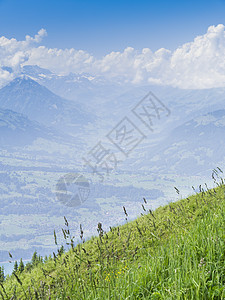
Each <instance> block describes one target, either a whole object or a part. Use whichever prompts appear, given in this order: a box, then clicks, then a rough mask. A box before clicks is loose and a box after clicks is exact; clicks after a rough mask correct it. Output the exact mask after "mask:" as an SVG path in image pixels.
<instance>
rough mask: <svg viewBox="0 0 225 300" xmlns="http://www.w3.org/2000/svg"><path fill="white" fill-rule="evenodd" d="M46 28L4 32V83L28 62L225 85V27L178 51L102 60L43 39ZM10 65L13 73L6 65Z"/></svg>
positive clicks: (121, 76) (182, 83)
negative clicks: (21, 36) (16, 35)
mask: <svg viewBox="0 0 225 300" xmlns="http://www.w3.org/2000/svg"><path fill="white" fill-rule="evenodd" d="M46 35H47V33H46V31H45V30H44V29H41V30H40V31H39V32H38V34H37V35H35V37H30V36H26V38H25V40H24V41H17V40H16V39H7V38H6V37H0V84H1V83H3V82H6V81H7V80H10V79H11V78H12V77H13V76H16V75H17V74H18V73H19V72H20V68H21V66H23V65H24V64H31V65H38V66H40V67H43V68H47V69H50V70H51V71H53V72H56V73H58V74H67V73H69V72H76V73H82V72H89V73H91V74H93V75H103V76H105V77H106V78H109V79H112V80H117V81H120V82H130V83H133V84H146V83H154V84H162V85H170V86H174V87H180V88H200V89H201V88H211V87H220V86H225V26H224V25H222V24H219V25H217V26H210V27H209V28H208V30H207V32H206V33H205V34H204V35H201V36H197V37H196V38H195V39H194V40H193V41H192V42H189V43H185V44H184V45H182V46H180V47H178V48H177V49H176V50H175V51H170V50H167V49H164V48H162V49H159V50H157V51H155V52H152V51H151V49H149V48H144V49H142V51H137V50H135V49H134V48H132V47H127V48H126V49H124V51H123V52H111V53H109V54H107V55H105V56H104V57H102V58H101V59H97V58H95V57H94V56H92V55H90V54H89V53H88V52H85V51H83V50H76V49H56V48H55V49H51V48H47V47H45V46H42V45H41V44H40V43H41V41H42V39H43V37H44V36H46ZM3 66H8V67H10V68H12V69H13V73H10V72H8V71H7V70H5V69H2V68H1V67H3Z"/></svg>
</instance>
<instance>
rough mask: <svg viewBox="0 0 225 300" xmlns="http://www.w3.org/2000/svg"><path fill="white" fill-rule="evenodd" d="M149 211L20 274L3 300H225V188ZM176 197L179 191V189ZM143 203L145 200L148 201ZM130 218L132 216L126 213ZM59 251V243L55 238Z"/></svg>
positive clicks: (0, 290) (6, 285) (4, 287)
mask: <svg viewBox="0 0 225 300" xmlns="http://www.w3.org/2000/svg"><path fill="white" fill-rule="evenodd" d="M219 171H220V169H219V168H218V170H214V173H213V174H214V175H213V178H214V181H215V184H216V185H217V187H216V188H214V189H211V190H209V189H208V188H207V185H205V187H204V188H202V187H201V186H200V187H199V188H200V193H198V194H196V195H193V196H190V197H189V198H186V199H182V200H180V201H177V202H175V203H170V204H168V205H166V206H164V207H159V208H158V209H156V210H155V211H154V212H152V211H151V210H149V211H146V208H145V203H144V204H143V215H142V216H141V217H140V218H138V219H137V220H135V221H133V222H127V223H126V224H125V225H123V226H119V227H114V228H111V229H110V231H109V232H104V230H103V228H102V225H101V224H100V223H99V224H98V237H94V238H92V239H91V240H89V241H86V242H84V239H83V230H82V228H81V233H80V238H81V243H80V244H79V245H77V246H76V247H75V246H74V241H73V239H74V237H72V236H71V232H70V229H69V224H68V222H67V220H66V218H65V229H63V235H64V238H65V241H66V243H67V244H70V246H71V249H70V250H69V251H68V252H66V253H64V251H63V248H62V247H61V248H59V251H58V253H57V254H53V257H48V258H45V260H43V259H42V258H40V257H38V256H36V259H33V261H32V263H31V264H30V265H29V267H25V269H24V270H23V271H19V270H17V271H15V272H14V273H13V275H12V276H10V277H9V278H7V279H6V280H5V281H4V282H3V283H0V286H1V287H0V295H1V297H2V299H85V300H86V299H188V300H189V299H195V300H196V299H225V231H224V228H225V185H224V181H223V179H222V178H219ZM177 192H178V193H179V191H178V190H177ZM144 201H145V202H146V200H144ZM124 213H125V217H127V212H126V209H125V208H124ZM55 242H56V244H57V237H56V235H55Z"/></svg>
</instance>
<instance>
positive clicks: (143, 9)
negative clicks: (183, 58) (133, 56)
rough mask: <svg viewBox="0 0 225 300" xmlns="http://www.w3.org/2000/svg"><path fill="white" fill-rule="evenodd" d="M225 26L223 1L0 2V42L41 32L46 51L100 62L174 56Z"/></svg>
mask: <svg viewBox="0 0 225 300" xmlns="http://www.w3.org/2000/svg"><path fill="white" fill-rule="evenodd" d="M219 23H222V24H225V1H224V0H214V1H207V0H205V1H198V0H197V1H163V0H159V1H141V0H139V1H132V0H130V1H127V0H120V1H117V0H114V1H107V0H105V1H99V0H95V1H94V0H82V1H76V0H74V1H72V0H64V1H57V0H55V1H52V0H45V1H43V0H37V1H32V0H2V1H1V0H0V36H2V35H4V36H6V37H8V38H11V37H15V38H16V39H18V40H23V39H24V36H25V35H27V34H29V35H31V36H33V35H34V34H36V33H37V31H38V30H40V29H41V28H45V29H46V30H47V32H48V37H46V38H45V39H44V40H43V42H42V44H43V45H46V46H47V47H51V48H54V47H57V48H71V47H73V48H75V49H83V50H86V51H88V52H89V53H91V54H93V55H95V56H97V57H101V56H102V55H105V54H107V53H109V52H111V51H122V50H123V49H125V48H126V47H127V46H131V47H134V48H135V49H142V48H145V47H148V48H150V49H152V50H153V51H155V50H157V49H159V48H161V47H164V48H167V49H171V50H174V49H175V48H177V47H178V46H180V45H182V44H183V43H185V42H188V41H192V40H193V39H194V38H195V37H196V36H197V35H202V34H204V33H205V32H206V30H207V28H208V27H209V26H210V25H217V24H219Z"/></svg>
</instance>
